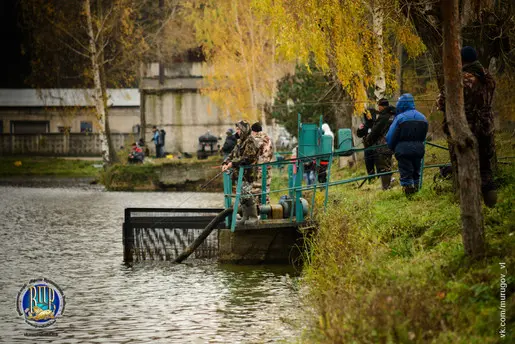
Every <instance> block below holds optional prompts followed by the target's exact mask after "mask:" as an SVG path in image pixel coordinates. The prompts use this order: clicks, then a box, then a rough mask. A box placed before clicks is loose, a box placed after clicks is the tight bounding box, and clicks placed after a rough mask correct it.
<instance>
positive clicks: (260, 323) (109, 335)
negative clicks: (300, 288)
mask: <svg viewBox="0 0 515 344" xmlns="http://www.w3.org/2000/svg"><path fill="white" fill-rule="evenodd" d="M0 194H1V195H2V197H1V199H0V219H1V224H0V318H1V319H2V321H1V322H0V342H5V343H34V342H38V343H46V342H53V343H83V342H87V343H122V342H123V343H143V342H151V341H152V342H157V343H267V342H271V343H275V342H278V341H294V340H295V338H296V337H297V336H298V335H299V331H300V330H299V329H298V327H297V326H295V322H296V320H295V319H297V317H298V314H299V297H298V292H297V289H296V277H295V271H294V270H293V268H291V267H289V266H232V265H220V264H217V263H216V261H214V260H188V261H186V263H185V264H178V265H173V264H171V263H169V262H143V263H139V264H135V265H133V266H126V265H124V264H123V261H122V259H123V247H122V222H123V211H124V209H125V208H126V207H163V208H166V207H222V204H223V195H221V194H215V193H129V192H105V191H103V190H102V189H101V188H91V187H84V188H77V187H75V188H72V187H58V188H51V187H45V188H29V187H10V186H0ZM40 277H45V278H48V279H50V280H51V281H53V282H54V283H56V284H57V285H58V286H59V287H60V288H61V290H62V291H63V292H64V295H65V298H66V307H65V310H64V314H63V316H62V317H61V318H59V319H58V320H57V321H56V323H55V324H54V325H52V326H51V327H49V328H47V329H43V330H41V329H36V328H33V327H31V326H29V325H28V324H26V323H25V322H24V321H23V319H22V317H20V316H18V313H17V311H16V296H17V293H18V291H19V290H20V288H21V287H22V286H23V285H24V284H25V283H27V282H29V280H31V279H34V278H40ZM41 332H43V333H41ZM49 334H53V335H54V336H52V337H50V336H48V335H49ZM32 335H39V336H37V337H32ZM42 335H47V336H42ZM55 335H57V336H55Z"/></svg>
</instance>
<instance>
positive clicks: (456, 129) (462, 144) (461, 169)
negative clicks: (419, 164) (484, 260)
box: [440, 0, 485, 258]
mask: <svg viewBox="0 0 515 344" xmlns="http://www.w3.org/2000/svg"><path fill="white" fill-rule="evenodd" d="M440 5H441V12H442V17H443V21H442V29H443V52H444V53H443V71H444V84H445V99H446V102H445V116H446V120H447V123H448V124H449V132H450V137H451V138H450V140H452V143H453V146H454V148H455V153H456V158H457V163H458V179H459V195H460V208H461V223H462V236H463V246H464V247H465V252H466V253H467V254H468V255H470V256H472V257H475V258H477V257H481V256H483V255H484V252H485V242H484V231H483V215H482V212H481V198H480V197H481V188H480V185H481V180H480V176H479V158H478V150H477V141H476V138H475V137H474V135H473V134H472V132H471V131H470V128H469V126H468V123H467V119H466V117H465V106H464V96H463V77H462V72H461V69H462V65H461V56H460V47H459V42H460V41H461V37H460V27H459V25H460V19H459V9H458V0H446V1H441V4H440Z"/></svg>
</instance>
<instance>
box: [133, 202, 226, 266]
mask: <svg viewBox="0 0 515 344" xmlns="http://www.w3.org/2000/svg"><path fill="white" fill-rule="evenodd" d="M222 210H223V209H218V208H209V209H183V208H179V209H162V208H127V209H125V222H124V224H123V244H124V260H125V261H126V262H133V261H136V262H137V261H144V260H174V259H175V258H176V257H177V256H178V255H179V254H181V253H182V252H183V251H184V250H185V249H186V248H187V247H188V246H189V245H190V244H191V243H193V241H194V240H195V239H196V238H197V237H198V236H199V235H200V234H201V233H202V231H203V230H204V228H205V227H206V226H207V225H208V224H209V222H211V220H213V218H214V217H215V216H216V215H217V214H218V213H220V212H221V211H222ZM223 227H224V224H223V223H221V224H220V225H219V226H218V228H223ZM217 254H218V231H216V230H215V231H213V232H211V234H210V235H209V236H208V237H207V238H206V240H205V241H204V242H203V243H202V244H201V245H200V246H199V247H198V248H197V249H196V250H195V252H194V253H193V254H192V255H191V257H192V258H197V259H200V258H215V257H217Z"/></svg>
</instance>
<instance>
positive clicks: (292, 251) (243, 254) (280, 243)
mask: <svg viewBox="0 0 515 344" xmlns="http://www.w3.org/2000/svg"><path fill="white" fill-rule="evenodd" d="M298 225H299V224H297V223H295V222H290V221H289V220H266V221H262V222H261V223H259V224H258V225H257V226H252V227H249V226H237V227H236V230H235V231H234V232H231V230H230V229H221V230H220V231H219V234H218V260H219V262H220V263H230V264H292V263H293V264H295V263H298V262H299V261H300V256H301V250H302V248H303V235H302V233H300V232H299V230H298Z"/></svg>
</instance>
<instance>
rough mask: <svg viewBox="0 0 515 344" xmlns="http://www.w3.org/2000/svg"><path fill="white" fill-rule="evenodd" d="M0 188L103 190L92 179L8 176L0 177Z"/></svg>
mask: <svg viewBox="0 0 515 344" xmlns="http://www.w3.org/2000/svg"><path fill="white" fill-rule="evenodd" d="M0 186H20V187H80V188H83V187H94V188H98V189H104V186H103V185H101V184H96V178H94V177H59V176H9V177H5V176H4V177H0Z"/></svg>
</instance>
